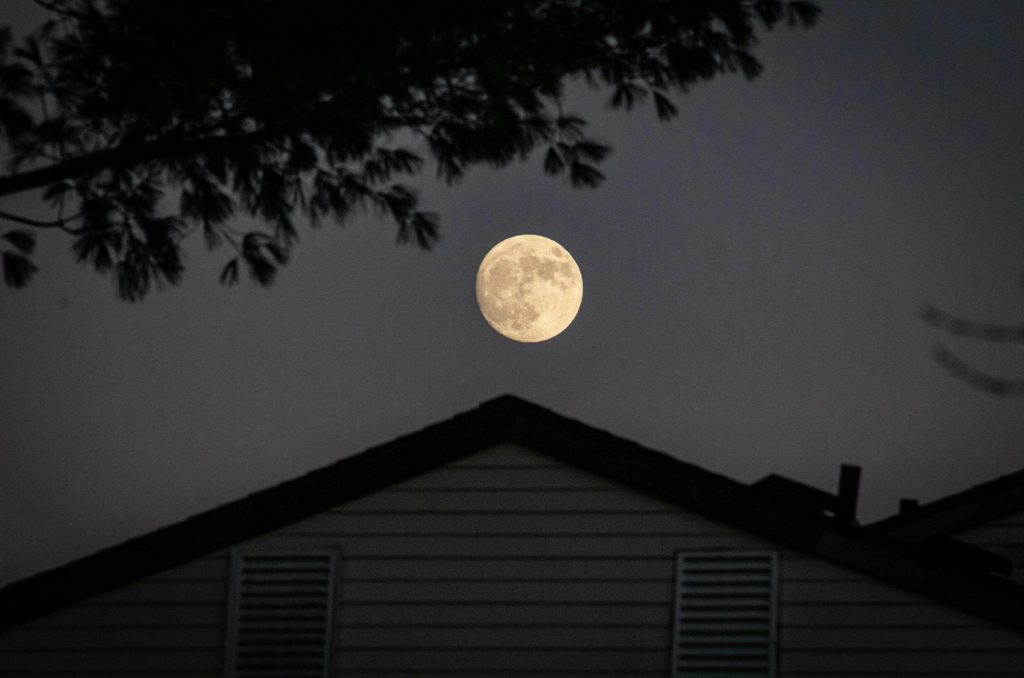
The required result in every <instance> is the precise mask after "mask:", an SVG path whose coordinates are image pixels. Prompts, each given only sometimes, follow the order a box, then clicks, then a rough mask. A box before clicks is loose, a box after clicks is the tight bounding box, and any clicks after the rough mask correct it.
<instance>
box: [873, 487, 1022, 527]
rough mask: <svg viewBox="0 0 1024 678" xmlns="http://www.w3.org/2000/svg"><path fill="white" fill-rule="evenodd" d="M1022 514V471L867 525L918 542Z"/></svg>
mask: <svg viewBox="0 0 1024 678" xmlns="http://www.w3.org/2000/svg"><path fill="white" fill-rule="evenodd" d="M1018 511H1024V470H1021V471H1017V472H1015V473H1010V474H1007V475H1005V476H1001V477H999V478H996V479H994V480H990V481H988V482H985V483H981V484H979V485H974V486H972V487H970V488H968V489H966V490H964V491H963V492H958V493H957V494H952V495H949V496H948V497H943V498H942V499H938V500H936V501H933V502H931V503H929V504H925V505H923V506H919V507H917V508H914V509H912V510H910V511H906V512H903V513H898V514H896V515H894V516H891V517H889V518H886V519H884V520H880V521H878V522H876V523H873V524H871V525H869V526H868V529H870V530H873V531H877V532H879V533H881V534H885V535H887V536H889V537H892V538H894V539H899V540H903V541H908V542H911V543H921V542H924V541H925V540H928V539H931V538H932V537H937V536H951V535H954V534H956V533H957V532H962V531H963V530H968V529H970V528H972V527H975V526H976V525H982V524H984V523H988V522H992V521H994V520H998V519H1000V518H1002V517H1003V516H1006V515H1010V514H1012V513H1016V512H1018Z"/></svg>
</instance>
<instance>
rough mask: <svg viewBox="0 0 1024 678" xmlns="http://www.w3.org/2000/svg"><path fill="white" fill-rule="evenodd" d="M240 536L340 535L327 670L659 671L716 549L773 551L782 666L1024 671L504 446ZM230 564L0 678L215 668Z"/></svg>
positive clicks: (792, 559)
mask: <svg viewBox="0 0 1024 678" xmlns="http://www.w3.org/2000/svg"><path fill="white" fill-rule="evenodd" d="M242 546H243V547H249V546H252V547H257V548H277V547H295V548H307V547H332V548H337V549H338V553H339V559H338V568H339V572H340V577H339V582H340V584H339V587H338V590H337V592H336V596H335V606H336V607H335V638H334V648H335V662H334V669H335V674H336V675H338V676H410V677H414V676H559V675H563V676H588V677H591V678H603V677H605V676H613V675H614V676H660V677H663V678H667V676H668V667H669V654H668V653H669V641H670V635H671V623H672V622H671V610H672V597H673V573H674V568H675V553H676V552H677V551H680V550H692V551H708V550H718V549H737V550H745V551H765V550H777V551H778V552H779V586H780V588H779V609H778V616H779V639H780V647H779V661H780V671H781V672H780V675H782V676H836V677H839V676H842V677H844V678H857V677H860V678H867V676H874V677H875V678H879V677H881V676H892V675H907V676H935V677H938V676H947V677H949V676H960V677H966V676H982V675H988V676H997V675H1004V676H1005V675H1021V673H1022V672H1021V670H1020V668H1019V667H1021V666H1024V654H1022V653H1024V637H1022V636H1020V635H1019V634H1016V633H1014V632H1011V631H1008V630H1003V629H1000V628H999V627H996V626H994V625H993V624H990V623H988V622H985V621H983V620H981V619H978V618H976V617H973V616H971V615H968V614H967V613H964V612H961V611H959V610H956V609H954V608H950V607H948V606H944V605H940V604H938V603H935V602H932V601H930V600H928V599H925V598H923V597H921V596H918V595H916V594H912V593H910V592H907V591H904V590H902V589H900V588H898V587H894V586H889V585H886V584H883V583H880V582H877V581H875V580H872V579H870V578H867V577H864V576H862V575H859V574H857V573H855V572H853V571H851V570H848V569H846V568H843V567H840V566H838V565H835V564H832V563H828V562H826V561H823V560H819V559H815V558H811V557H807V556H805V555H802V554H797V553H794V552H792V551H788V550H786V549H778V548H777V547H776V546H775V545H773V544H772V543H770V542H767V541H765V540H763V539H759V538H756V537H753V536H751V535H748V534H745V533H743V532H740V531H737V530H735V529H733V528H731V527H728V526H726V525H723V524H721V523H718V522H715V521H712V520H709V519H707V518H704V517H702V516H699V515H696V514H694V513H691V512H689V511H685V510H683V509H681V508H679V507H677V506H674V505H672V504H669V503H666V502H664V501H661V500H659V499H657V498H654V497H651V496H649V495H646V494H644V493H641V492H637V491H634V490H631V489H628V488H625V487H623V486H620V485H617V484H616V483H614V482H612V481H610V480H607V479H604V478H601V477H598V476H596V475H593V474H590V473H587V472H585V471H581V470H578V469H574V468H570V467H567V466H566V465H564V464H560V463H556V462H554V461H553V460H551V459H550V458H549V457H545V456H542V455H540V454H537V453H534V452H531V451H529V450H526V449H523V448H521V447H517V446H513V445H502V446H499V447H496V448H493V449H491V450H488V451H485V452H482V453H480V454H477V455H474V456H473V457H471V458H468V459H466V460H463V461H461V462H459V463H457V464H453V465H450V466H447V467H444V468H441V469H437V470H435V471H432V472H429V473H427V474H424V475H422V476H420V477H418V478H415V479H412V480H410V481H407V482H403V483H400V484H398V485H395V486H393V487H391V488H388V489H385V490H382V491H380V492H377V493H374V494H372V495H369V496H367V497H363V498H360V499H357V500H355V501H352V502H349V503H347V504H345V505H342V506H339V507H336V508H334V509H332V510H330V511H327V512H325V513H323V514H320V515H317V516H314V517H311V518H309V519H307V520H304V521H302V522H299V523H296V524H294V525H292V526H290V527H288V528H287V529H283V530H279V531H276V532H274V533H271V534H268V535H266V536H264V537H262V538H259V539H256V540H252V541H251V542H248V543H246V544H243V545H242ZM227 575H228V560H227V558H226V555H225V554H217V555H215V556H212V557H209V558H204V559H201V560H198V561H196V562H194V563H191V564H189V565H187V566H184V567H181V568H177V569H175V570H170V571H168V572H165V573H162V574H159V575H156V576H153V577H149V578H147V579H145V580H143V581H140V582H136V583H135V584H131V585H129V586H126V587H123V588H122V589H119V590H117V591H112V592H110V593H108V594H105V595H103V596H98V597H96V598H94V599H91V600H89V601H86V602H84V603H82V604H79V605H76V606H73V607H71V608H69V609H67V610H63V611H61V612H59V613H55V614H52V615H49V616H47V617H45V618H42V619H40V620H37V621H35V622H32V623H30V624H26V625H23V626H21V627H19V628H16V629H12V630H10V631H6V632H2V633H0V667H6V672H5V670H4V669H0V676H30V675H33V671H34V672H37V675H53V676H86V675H95V676H101V675H103V676H107V675H109V676H129V675H130V676H139V677H140V678H145V677H146V676H158V675H165V676H166V675H173V676H200V675H203V676H215V675H220V672H221V667H222V664H223V636H224V628H225V614H226V595H227ZM30 648H36V650H32V649H30ZM45 648H56V650H55V651H52V650H50V649H45ZM86 648H95V650H86ZM117 648H120V649H119V650H117ZM44 649H45V651H44ZM110 649H114V650H117V651H114V652H111V651H109V650H110ZM7 659H12V660H13V661H15V662H19V663H16V664H6V663H5V660H7ZM10 667H15V668H10ZM17 667H21V668H17ZM907 667H910V668H907ZM60 671H63V672H60ZM48 672H49V673H48ZM1014 672H1016V673H1014Z"/></svg>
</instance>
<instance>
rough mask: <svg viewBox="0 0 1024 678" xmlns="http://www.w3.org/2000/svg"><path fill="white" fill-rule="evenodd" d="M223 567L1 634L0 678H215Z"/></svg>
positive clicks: (217, 564)
mask: <svg viewBox="0 0 1024 678" xmlns="http://www.w3.org/2000/svg"><path fill="white" fill-rule="evenodd" d="M227 574H228V559H227V555H226V553H221V554H217V555H213V556H209V557H206V558H201V559H199V560H196V561H193V562H191V563H188V564H186V565H183V566H181V567H177V568H174V569H172V570H167V571H165V572H162V573H159V574H156V575H153V576H150V577H146V578H145V579H142V580H140V581H138V582H135V583H132V584H128V585H126V586H123V587H120V588H118V589H115V590H113V591H110V592H108V593H104V594H101V595H99V596H95V597H93V598H89V599H87V600H85V601H83V602H81V603H78V604H77V605H73V606H71V607H69V608H66V609H63V610H59V611H57V612H54V613H51V614H48V615H45V616H43V617H40V618H39V619H35V620H33V621H30V622H28V623H26V624H22V625H20V626H17V627H15V628H13V629H9V630H6V631H2V632H0V676H5V677H7V676H10V677H13V676H17V677H19V678H22V677H24V678H28V677H30V676H53V677H60V676H66V677H69V678H70V677H72V676H76V677H77V676H132V677H134V678H148V677H149V676H181V677H182V678H188V677H191V676H218V675H220V673H221V670H222V667H223V664H224V650H223V644H224V628H225V606H226V601H227Z"/></svg>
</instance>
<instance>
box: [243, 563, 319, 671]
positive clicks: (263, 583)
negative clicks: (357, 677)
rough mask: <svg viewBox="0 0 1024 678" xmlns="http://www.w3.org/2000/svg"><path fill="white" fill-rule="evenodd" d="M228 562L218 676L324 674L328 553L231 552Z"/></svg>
mask: <svg viewBox="0 0 1024 678" xmlns="http://www.w3.org/2000/svg"><path fill="white" fill-rule="evenodd" d="M231 565H232V567H231V588H230V598H229V602H228V627H227V642H226V644H225V647H226V656H225V670H224V675H225V676H228V678H271V677H272V678H293V677H294V678H324V677H325V676H327V675H328V674H329V671H330V663H331V662H330V659H331V635H332V634H331V628H332V624H331V617H332V614H331V612H332V609H331V608H332V607H333V606H332V600H333V597H334V596H333V593H334V572H335V556H334V554H333V553H330V552H326V551H308V552H307V551H302V552H240V551H238V550H235V551H233V552H232V554H231Z"/></svg>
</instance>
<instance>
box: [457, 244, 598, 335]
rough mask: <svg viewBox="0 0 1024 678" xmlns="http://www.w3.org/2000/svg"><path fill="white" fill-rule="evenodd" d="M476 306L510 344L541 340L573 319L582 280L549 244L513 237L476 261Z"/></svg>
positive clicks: (561, 251)
mask: <svg viewBox="0 0 1024 678" xmlns="http://www.w3.org/2000/svg"><path fill="white" fill-rule="evenodd" d="M476 301H477V303H478V304H479V305H480V312H481V313H483V316H484V319H485V320H486V321H487V322H488V324H490V326H491V327H493V328H494V329H495V331H497V332H498V333H500V334H503V335H504V336H506V337H508V338H509V339H513V340H515V341H524V342H537V341H545V340H546V339H550V338H551V337H554V336H556V335H558V334H560V333H561V332H562V330H564V329H565V328H566V327H568V326H569V324H570V323H571V322H572V321H573V318H575V317H576V312H577V311H579V310H580V303H581V302H582V301H583V276H582V275H580V269H579V266H577V265H576V261H575V260H574V259H573V258H572V256H571V255H570V254H569V253H568V252H567V251H566V250H565V248H564V247H562V246H561V245H559V244H558V243H557V242H555V241H554V240H551V239H550V238H545V237H544V236H540V235H516V236H513V237H511V238H508V239H507V240H502V241H501V242H500V243H498V244H497V245H495V246H494V247H493V248H491V251H490V252H488V253H487V256H485V257H484V260H483V261H482V262H480V270H478V271H477V274H476Z"/></svg>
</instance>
